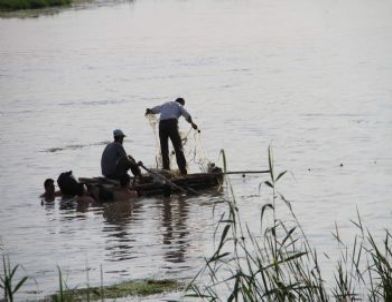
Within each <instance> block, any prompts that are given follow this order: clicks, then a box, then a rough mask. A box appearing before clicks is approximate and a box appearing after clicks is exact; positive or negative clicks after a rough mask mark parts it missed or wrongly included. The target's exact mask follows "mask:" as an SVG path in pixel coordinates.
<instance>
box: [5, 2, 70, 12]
mask: <svg viewBox="0 0 392 302" xmlns="http://www.w3.org/2000/svg"><path fill="white" fill-rule="evenodd" d="M71 2H72V0H0V9H2V10H9V11H14V10H21V9H38V8H44V7H50V6H64V5H69V4H71Z"/></svg>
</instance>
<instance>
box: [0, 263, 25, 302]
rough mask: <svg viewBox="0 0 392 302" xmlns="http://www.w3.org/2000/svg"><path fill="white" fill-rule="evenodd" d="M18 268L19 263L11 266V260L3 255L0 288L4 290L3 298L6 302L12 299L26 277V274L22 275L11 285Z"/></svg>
mask: <svg viewBox="0 0 392 302" xmlns="http://www.w3.org/2000/svg"><path fill="white" fill-rule="evenodd" d="M18 268H19V265H15V266H13V267H11V261H10V259H9V257H8V256H3V273H2V274H1V275H0V288H2V289H3V290H4V299H5V301H7V302H12V301H14V296H15V294H16V292H17V291H18V290H19V289H20V288H21V287H22V285H23V284H24V283H25V282H26V281H27V279H28V277H27V276H25V277H22V279H20V280H19V281H18V282H17V283H16V285H13V284H14V281H15V273H16V271H17V270H18ZM15 282H16V281H15Z"/></svg>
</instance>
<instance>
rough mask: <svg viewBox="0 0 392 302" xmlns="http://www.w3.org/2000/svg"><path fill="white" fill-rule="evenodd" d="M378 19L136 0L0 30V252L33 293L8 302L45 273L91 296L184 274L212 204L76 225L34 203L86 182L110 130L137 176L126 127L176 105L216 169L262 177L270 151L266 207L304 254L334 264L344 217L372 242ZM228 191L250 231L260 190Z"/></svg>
mask: <svg viewBox="0 0 392 302" xmlns="http://www.w3.org/2000/svg"><path fill="white" fill-rule="evenodd" d="M391 11H392V4H391V2H390V1H387V0H381V1H377V2H375V1H370V0H360V1H353V0H348V1H344V2H340V1H332V2H331V1H323V0H321V1H310V0H298V1H286V0H282V1H263V0H261V1H260V0H250V1H245V2H244V1H242V2H239V1H231V0H227V1H212V0H202V1H199V0H198V1H194V0H189V1H174V0H168V1H153V0H147V1H134V2H131V3H123V4H119V5H110V6H102V7H89V8H87V9H82V10H72V9H71V10H65V11H62V12H60V13H59V14H56V15H51V16H41V17H39V18H27V19H15V18H14V19H0V102H1V108H0V145H1V147H0V148H1V149H0V152H1V156H0V169H1V176H0V190H1V191H0V192H1V197H2V198H1V203H2V206H1V208H0V230H1V231H0V236H1V243H2V248H3V249H4V250H3V253H8V254H10V256H11V260H12V261H13V262H14V263H19V264H21V265H23V268H24V270H25V272H26V273H27V274H29V275H30V276H31V277H32V278H33V279H32V280H30V282H29V283H28V284H27V285H26V287H25V289H24V292H23V293H21V294H22V296H21V297H22V298H21V299H25V297H29V298H31V299H32V298H35V297H37V296H43V295H45V294H48V293H51V292H53V291H55V290H56V289H57V267H56V266H57V265H59V266H60V267H61V268H62V269H63V271H64V272H65V274H67V275H68V279H67V280H68V284H69V285H70V286H81V285H83V284H85V283H86V268H87V267H88V268H89V269H90V271H89V278H90V283H98V284H99V282H100V280H99V278H100V277H99V276H100V265H102V267H103V271H104V281H105V283H108V284H109V283H112V282H115V281H120V280H128V279H134V278H180V279H182V278H190V277H192V276H193V275H194V273H195V272H196V271H197V270H198V268H199V267H200V264H201V263H202V262H203V256H207V255H209V253H210V251H211V240H210V239H211V236H212V233H213V231H214V226H213V224H214V223H213V222H214V217H213V213H212V208H213V205H214V204H215V203H216V202H218V201H220V200H221V199H222V198H223V197H222V196H221V195H219V194H214V195H212V196H211V195H209V194H205V195H203V196H201V197H193V198H181V197H174V198H172V199H170V200H167V199H163V198H141V199H140V200H137V201H135V202H122V203H116V204H108V205H104V206H97V207H89V208H72V207H71V208H67V207H66V206H64V205H62V204H61V203H60V202H59V201H56V202H55V204H54V205H44V206H41V205H40V200H39V199H38V198H37V196H38V195H39V194H40V193H41V187H42V182H43V180H44V179H45V178H47V177H52V178H56V177H57V176H58V174H59V173H60V172H62V171H66V170H70V169H72V170H73V171H74V173H75V175H76V176H95V175H99V173H100V167H99V162H100V156H101V152H102V150H103V148H104V144H105V142H107V141H109V140H110V139H111V131H112V129H114V128H122V129H123V130H124V131H125V132H126V133H127V134H128V138H127V140H126V142H125V147H126V149H127V150H128V151H129V152H130V153H131V154H133V155H134V156H135V157H136V158H137V159H140V160H142V161H143V162H144V163H146V164H147V165H152V164H153V158H154V155H155V138H154V136H153V133H152V130H151V128H150V126H149V124H148V122H147V120H146V119H145V118H144V115H143V114H144V110H145V108H146V107H150V106H152V105H155V104H158V103H160V102H163V101H166V100H170V99H173V98H175V97H177V96H183V97H184V98H185V99H186V100H187V108H188V109H189V111H190V112H191V113H192V114H193V116H194V119H195V121H196V122H197V123H198V124H199V126H200V128H201V129H202V139H203V146H204V148H205V150H206V152H207V154H208V155H209V157H210V159H211V160H213V161H217V160H218V154H219V150H220V149H222V148H223V149H225V150H226V153H227V157H228V161H229V169H230V170H237V169H241V170H243V169H265V168H266V167H267V147H268V145H269V144H271V143H272V144H273V147H274V151H275V159H276V163H277V165H278V168H279V169H282V170H283V169H287V170H289V171H290V173H289V174H288V175H287V176H285V179H283V180H282V182H281V184H280V190H281V191H282V192H284V193H285V195H286V197H287V198H288V199H290V200H292V201H293V205H294V209H295V210H296V212H297V215H298V216H299V218H300V220H301V221H302V223H303V224H304V228H305V229H306V230H307V231H308V232H309V237H310V239H311V241H312V243H314V245H315V246H316V247H317V248H318V249H320V250H321V251H327V252H329V251H331V252H333V250H334V249H335V247H336V246H335V245H334V243H333V239H332V236H331V235H330V233H331V231H332V230H333V229H334V224H335V221H336V222H337V223H338V225H340V226H341V227H342V232H343V233H346V235H347V236H348V237H349V235H350V234H351V232H352V226H351V225H350V222H349V219H352V218H355V216H356V208H357V207H358V209H359V210H360V212H361V214H362V216H363V220H364V221H365V222H366V223H367V225H368V226H369V228H370V229H371V230H373V231H374V232H378V231H379V230H381V229H382V228H383V227H389V226H390V222H391V218H392V203H391V197H390V196H391V193H392V187H391V185H390V184H391V175H392V156H391V153H390V150H391V149H392V88H391V80H392V57H391V55H390V54H391V53H392V18H391ZM181 127H182V129H184V131H187V130H188V129H189V128H188V127H189V126H188V125H187V124H186V123H182V124H181ZM191 164H192V163H191ZM341 164H342V165H341ZM192 165H193V166H192V167H193V170H196V166H195V165H194V164H192ZM231 179H232V182H233V184H234V189H235V191H236V194H237V195H238V202H239V204H240V206H241V211H242V212H243V215H244V219H245V220H247V221H248V223H249V224H250V225H253V226H257V223H258V219H257V217H258V211H259V210H260V208H261V206H262V204H263V203H264V202H266V201H267V200H268V198H269V197H270V195H269V192H268V190H267V189H266V188H262V190H261V196H259V184H260V182H262V181H264V180H265V176H249V177H246V178H245V179H242V178H241V177H239V176H232V177H231ZM223 194H224V192H223ZM221 210H222V207H220V206H218V210H217V211H218V212H219V211H221ZM33 280H34V281H33ZM35 281H36V283H37V284H38V285H37V284H36V283H35ZM34 291H37V292H38V294H34V293H33V292H34Z"/></svg>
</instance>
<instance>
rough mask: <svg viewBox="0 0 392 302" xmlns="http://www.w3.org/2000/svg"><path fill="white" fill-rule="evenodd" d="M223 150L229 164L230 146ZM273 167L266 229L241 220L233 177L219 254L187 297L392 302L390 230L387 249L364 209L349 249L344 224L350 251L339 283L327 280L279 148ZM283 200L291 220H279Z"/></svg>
mask: <svg viewBox="0 0 392 302" xmlns="http://www.w3.org/2000/svg"><path fill="white" fill-rule="evenodd" d="M221 153H222V155H223V159H224V167H226V166H227V161H226V157H225V154H224V151H221ZM268 164H269V171H270V173H269V178H270V179H269V180H267V181H265V182H264V184H265V185H266V186H268V187H269V188H270V189H271V197H270V200H271V202H269V203H266V204H264V205H263V207H262V208H261V213H260V229H259V231H258V233H259V234H258V235H256V232H255V230H254V229H252V230H251V229H250V228H249V227H248V225H247V224H243V223H241V217H240V211H239V208H238V205H237V201H236V197H235V194H234V192H233V188H232V186H231V185H230V183H229V182H228V183H227V186H228V187H229V192H230V193H231V195H230V197H229V198H227V199H226V200H225V202H226V204H227V211H226V212H225V213H223V214H222V215H221V216H220V217H219V221H218V224H217V227H216V230H215V233H214V242H215V241H216V242H217V245H216V247H215V251H214V253H213V255H212V256H211V257H209V258H207V259H205V266H204V267H203V268H202V269H201V270H200V271H199V273H198V274H197V275H196V276H195V278H194V279H193V280H192V282H191V283H190V284H189V286H188V287H187V290H186V296H187V297H195V298H198V299H199V298H202V299H203V300H207V301H271V302H272V301H282V302H283V301H322V302H324V301H358V300H359V299H365V298H366V299H369V300H370V301H392V300H391V299H392V295H391V288H392V286H391V285H392V282H391V281H392V278H391V277H392V269H391V260H392V259H391V258H392V252H391V249H392V248H391V234H390V232H389V231H388V230H387V231H386V238H385V240H384V245H383V249H380V248H379V247H378V246H377V244H376V242H375V240H374V239H373V237H372V235H371V234H370V233H369V232H365V229H364V227H363V225H362V221H361V219H360V215H359V213H358V219H357V220H358V221H353V223H354V224H355V225H356V226H357V227H358V229H359V234H358V235H356V236H355V238H354V244H353V245H350V248H349V247H348V246H347V245H345V244H344V243H343V242H342V240H341V238H340V235H339V229H338V228H336V232H335V234H334V236H335V239H336V240H337V242H338V245H339V248H340V249H341V251H342V254H341V256H340V259H339V260H338V261H337V266H336V271H335V273H334V275H335V280H334V283H333V284H327V283H326V281H325V279H324V278H323V275H322V270H321V267H320V265H319V261H318V254H317V251H316V249H314V248H313V247H312V246H311V244H310V242H309V240H308V239H307V236H306V234H305V232H304V230H303V228H302V226H301V224H300V222H299V220H298V218H297V216H296V215H295V213H294V211H293V209H292V206H291V202H290V201H289V200H287V199H286V198H285V197H284V196H283V194H281V193H280V192H279V191H278V188H277V184H278V182H279V180H280V179H281V178H282V177H283V176H284V175H285V174H286V171H283V172H281V173H276V172H275V168H274V161H273V154H272V149H271V147H270V148H269V149H268ZM278 203H282V204H283V205H285V206H286V207H287V209H288V210H289V213H290V215H291V218H290V221H289V223H288V222H284V221H282V220H281V219H279V218H278V214H279V213H278V211H277V205H278ZM289 224H290V225H289ZM366 233H367V236H365V234H366ZM217 238H218V239H217Z"/></svg>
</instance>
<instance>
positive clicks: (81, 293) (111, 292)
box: [51, 280, 184, 302]
mask: <svg viewBox="0 0 392 302" xmlns="http://www.w3.org/2000/svg"><path fill="white" fill-rule="evenodd" d="M183 287H184V286H183V285H181V284H180V283H178V282H177V281H174V280H134V281H126V282H122V283H120V284H115V285H111V286H104V287H91V288H80V289H67V290H61V291H60V292H59V293H58V294H56V295H54V296H52V299H51V301H55V302H65V301H67V302H68V301H103V300H105V299H116V298H122V297H127V296H149V295H154V294H160V293H163V292H166V291H175V290H179V289H181V288H183Z"/></svg>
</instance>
